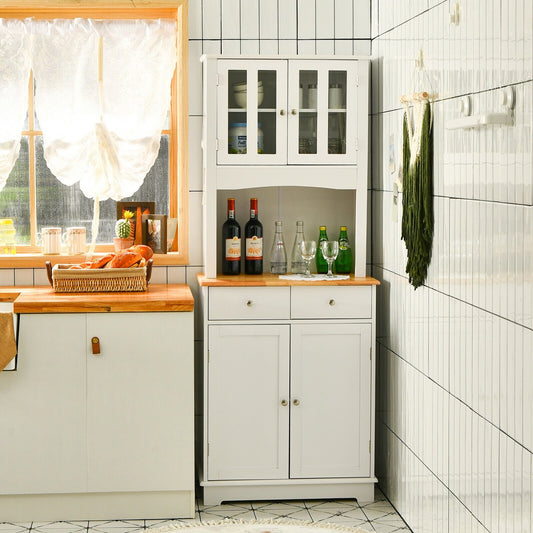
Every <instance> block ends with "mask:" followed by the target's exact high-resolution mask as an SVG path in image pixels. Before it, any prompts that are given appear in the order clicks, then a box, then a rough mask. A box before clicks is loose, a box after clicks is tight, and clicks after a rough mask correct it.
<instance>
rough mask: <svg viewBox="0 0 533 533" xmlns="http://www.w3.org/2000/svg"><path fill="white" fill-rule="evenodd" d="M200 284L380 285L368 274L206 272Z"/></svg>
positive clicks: (277, 285) (286, 285) (208, 285)
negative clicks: (213, 274)
mask: <svg viewBox="0 0 533 533" xmlns="http://www.w3.org/2000/svg"><path fill="white" fill-rule="evenodd" d="M196 277H197V278H198V284H199V285H200V286H201V287H289V286H294V287H304V286H310V287H318V286H328V287H332V286H341V287H348V286H352V287H353V286H368V285H379V281H378V280H377V279H374V278H371V277H370V276H366V277H364V278H356V277H355V276H353V275H350V276H349V278H348V279H341V278H340V277H339V278H335V279H332V280H327V279H321V280H319V279H313V277H311V278H310V279H302V278H300V279H289V278H288V277H285V276H280V275H278V274H266V273H265V274H261V275H253V276H252V275H246V274H240V275H238V276H218V277H216V278H207V277H206V276H205V274H197V275H196Z"/></svg>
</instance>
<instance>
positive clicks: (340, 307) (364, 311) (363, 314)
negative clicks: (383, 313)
mask: <svg viewBox="0 0 533 533" xmlns="http://www.w3.org/2000/svg"><path fill="white" fill-rule="evenodd" d="M371 316H372V287H338V286H336V287H327V286H320V287H292V294H291V318H370V317H371Z"/></svg>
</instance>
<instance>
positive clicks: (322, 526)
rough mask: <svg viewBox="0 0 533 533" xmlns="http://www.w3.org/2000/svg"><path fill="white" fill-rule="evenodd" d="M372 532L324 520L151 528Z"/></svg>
mask: <svg viewBox="0 0 533 533" xmlns="http://www.w3.org/2000/svg"><path fill="white" fill-rule="evenodd" d="M180 530H182V531H181V532H180V533H332V531H333V532H335V531H336V532H337V533H343V532H344V533H370V532H369V530H368V529H363V528H360V527H345V526H342V525H339V524H328V523H324V522H304V521H299V520H255V521H244V520H232V519H226V520H223V521H220V522H190V523H181V524H176V525H172V526H166V527H160V528H154V529H150V530H149V531H151V532H152V533H167V532H169V533H172V532H176V531H180Z"/></svg>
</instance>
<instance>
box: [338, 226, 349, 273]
mask: <svg viewBox="0 0 533 533" xmlns="http://www.w3.org/2000/svg"><path fill="white" fill-rule="evenodd" d="M351 270H352V248H351V246H350V241H349V240H348V233H347V231H346V226H341V229H340V234H339V254H338V255H337V259H335V271H336V272H337V274H349V273H350V272H351Z"/></svg>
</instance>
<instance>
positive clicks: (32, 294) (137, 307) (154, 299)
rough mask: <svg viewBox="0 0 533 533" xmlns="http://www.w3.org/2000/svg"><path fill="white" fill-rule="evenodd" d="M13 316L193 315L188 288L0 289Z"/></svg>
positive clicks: (192, 300)
mask: <svg viewBox="0 0 533 533" xmlns="http://www.w3.org/2000/svg"><path fill="white" fill-rule="evenodd" d="M0 302H14V304H13V310H14V312H15V313H133V312H169V311H192V310H193V309H194V299H193V297H192V294H191V291H190V289H189V287H188V286H187V285H182V284H180V285H148V289H147V290H146V291H145V292H98V293H56V292H54V291H53V289H52V288H51V287H0Z"/></svg>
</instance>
